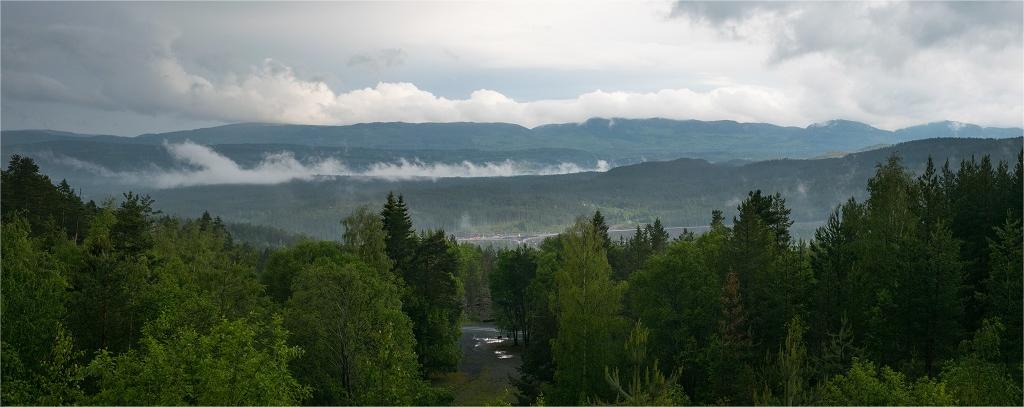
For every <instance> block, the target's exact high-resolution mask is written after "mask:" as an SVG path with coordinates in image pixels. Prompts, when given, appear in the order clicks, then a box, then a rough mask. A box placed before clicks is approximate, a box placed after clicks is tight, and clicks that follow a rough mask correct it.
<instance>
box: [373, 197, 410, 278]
mask: <svg viewBox="0 0 1024 407" xmlns="http://www.w3.org/2000/svg"><path fill="white" fill-rule="evenodd" d="M380 215H381V223H382V224H383V226H384V235H385V239H386V240H385V243H386V244H385V247H386V249H387V254H388V258H390V259H391V261H392V262H393V264H394V268H395V270H396V271H397V272H398V273H399V275H402V276H405V277H407V276H406V274H407V273H408V272H409V270H408V264H409V262H410V261H411V260H412V256H413V253H414V252H415V250H416V247H415V246H416V235H415V233H414V232H413V229H412V219H411V218H410V217H409V211H408V209H407V208H406V207H405V200H404V199H403V198H402V196H401V195H399V196H398V198H397V199H396V198H395V194H394V193H390V192H389V193H388V198H387V202H386V203H385V204H384V209H383V210H382V211H381V214H380Z"/></svg>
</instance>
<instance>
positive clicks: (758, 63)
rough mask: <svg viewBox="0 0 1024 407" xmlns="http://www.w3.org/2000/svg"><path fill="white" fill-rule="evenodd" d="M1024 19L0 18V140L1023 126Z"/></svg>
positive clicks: (663, 7) (553, 10)
mask: <svg viewBox="0 0 1024 407" xmlns="http://www.w3.org/2000/svg"><path fill="white" fill-rule="evenodd" d="M1022 4H1024V3H1021V2H1007V3H975V2H971V3H955V2H950V3H946V2H844V3H839V2H823V3H808V2H794V3H783V2H754V3H745V2H703V3H698V2H681V3H675V2H641V3H615V2H613V3H603V2H602V3H599V4H597V5H594V6H593V7H582V8H581V7H579V5H578V4H572V3H560V2H550V3H543V4H539V3H538V4H533V3H531V4H528V5H524V4H522V3H518V2H498V3H493V2H488V3H486V4H478V3H458V4H447V3H435V2H427V3H415V4H404V3H402V4H398V3H387V2H384V3H326V4H325V3H313V4H301V5H289V6H287V7H285V6H281V5H276V4H260V5H259V6H256V7H241V6H239V5H234V4H212V3H189V4H140V5H135V4H127V3H117V4H110V5H99V6H97V5H88V6H86V5H78V4H71V5H66V4H60V5H57V4H45V3H37V4H19V3H4V4H3V6H2V7H3V13H0V16H2V18H3V24H0V26H2V29H3V33H2V34H3V35H2V36H0V40H2V42H3V47H2V49H3V52H2V53H3V55H2V58H0V63H2V68H3V69H2V75H0V79H2V82H3V84H2V85H3V86H2V87H0V88H2V97H3V102H4V103H3V104H2V109H3V114H4V117H3V118H4V120H3V122H4V123H3V126H4V128H5V129H9V128H27V127H36V128H38V127H48V128H58V129H64V130H70V131H86V132H97V133H114V134H126V135H127V134H137V133H138V132H150V131H157V130H166V129H167V128H173V129H181V128H194V127H199V126H200V125H202V126H208V125H215V124H221V123H229V122H275V123H304V124H350V123H359V122H370V121H407V122H426V121H431V122H433V121H487V122H494V121H501V122H511V123H518V124H522V125H526V126H535V125H538V124H547V123H556V122H580V121H583V120H585V119H587V118H590V117H597V116H601V117H627V118H646V117H665V118H673V119H705V120H723V119H731V120H737V121H759V122H770V123H776V124H783V125H795V126H804V125H807V124H810V123H814V122H819V121H825V120H829V119H834V118H849V119H852V120H860V121H864V122H867V123H870V124H872V125H875V126H877V127H882V128H887V129H896V128H899V127H905V126H909V125H915V124H920V123H925V122H931V121H939V120H947V119H948V120H957V121H964V122H972V123H979V124H982V125H990V126H991V125H995V126H1021V124H1022V120H1021V119H1022V117H1024V104H1022V100H1024V91H1022V90H1024V80H1022V77H1021V75H1020V72H1021V70H1022V69H1024V67H1022V65H1024V64H1022V61H1024V58H1022V55H1024V50H1022V48H1024V46H1022V42H1024V41H1022V39H1021V38H1022V37H1024V35H1022V28H1021V27H1022V23H1021V20H1020V17H1021V14H1022V10H1021V9H1022V7H1024V5H1022ZM233 21H246V22H252V24H235V23H232V22H233ZM612 26H614V27H615V28H616V29H615V30H609V29H608V27H612ZM380 27H388V29H387V30H382V29H380ZM175 122H177V123H181V124H180V125H177V126H174V125H173V124H168V123H175ZM126 123H131V124H126ZM118 126H122V129H120V130H119V129H118ZM128 126H131V128H132V129H133V130H137V129H141V131H137V132H135V133H132V131H131V130H126V129H124V127H128ZM147 126H148V127H147ZM154 127H158V128H154Z"/></svg>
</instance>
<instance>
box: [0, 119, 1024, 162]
mask: <svg viewBox="0 0 1024 407" xmlns="http://www.w3.org/2000/svg"><path fill="white" fill-rule="evenodd" d="M1021 136H1024V130H1022V129H1020V128H991V127H980V126H976V125H972V124H964V123H957V122H937V123H931V124H926V125H921V126H914V127H909V128H905V129H900V130H896V131H887V130H882V129H878V128H875V127H872V126H870V125H867V124H864V123H859V122H853V121H848V120H832V121H829V122H824V123H819V124H814V125H811V126H808V127H806V128H800V127H784V126H777V125H773V124H767V123H738V122H735V121H700V120H668V119H617V118H614V119H601V118H594V119H590V120H587V121H585V122H582V123H566V124H552V125H544V126H539V127H536V128H533V129H529V128H525V127H522V126H518V125H514V124H507V123H365V124H355V125H348V126H311V125H284V124H259V123H244V124H234V125H226V126H219V127H212V128H203V129H195V130H187V131H177V132H169V133H160V134H144V135H140V136H138V137H114V136H88V135H77V134H73V133H64V132H54V131H48V130H39V131H36V130H21V131H4V132H3V137H2V141H3V146H4V148H5V149H10V148H11V147H13V146H16V145H25V144H32V143H38V142H43V141H73V140H78V141H82V140H85V141H92V142H98V143H113V144H149V145H157V146H159V145H161V144H163V143H165V142H172V143H174V142H184V141H186V140H190V141H192V142H196V143H200V144H207V145H224V144H267V145H270V144H273V145H299V146H317V147H344V148H365V149H378V150H400V151H410V150H477V151H509V150H523V149H569V150H581V151H586V152H588V153H591V154H596V155H599V156H601V158H602V159H606V160H625V161H629V160H639V159H671V158H678V157H691V158H704V159H708V160H712V161H725V160H732V159H747V160H763V159H772V158H783V157H786V158H809V157H815V156H821V155H828V154H835V153H838V152H850V151H857V150H861V149H864V148H868V147H872V146H878V145H890V144H895V143H899V142H903V141H909V140H917V139H923V138H935V137H972V138H1009V137H1021ZM92 148H96V147H95V146H93V147H92ZM71 156H74V155H71ZM98 164H103V163H98Z"/></svg>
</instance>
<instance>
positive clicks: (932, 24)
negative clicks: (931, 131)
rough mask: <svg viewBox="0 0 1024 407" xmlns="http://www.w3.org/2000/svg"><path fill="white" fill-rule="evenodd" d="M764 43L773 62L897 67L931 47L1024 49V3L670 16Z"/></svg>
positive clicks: (702, 6) (833, 6)
mask: <svg viewBox="0 0 1024 407" xmlns="http://www.w3.org/2000/svg"><path fill="white" fill-rule="evenodd" d="M671 14H672V15H673V16H675V17H684V18H689V19H691V20H693V21H695V22H700V23H706V24H710V25H712V26H714V27H716V28H718V29H719V30H720V31H721V32H722V33H724V34H727V35H729V36H732V37H734V38H742V39H747V40H752V41H759V42H764V43H765V44H766V45H768V46H770V47H771V48H772V50H773V52H772V59H773V60H774V61H784V60H788V59H793V58H798V57H801V56H804V55H807V54H812V53H823V54H829V55H832V56H834V57H837V58H840V59H843V60H847V61H848V62H851V63H855V62H861V63H864V62H870V63H881V64H886V65H890V66H895V65H899V64H902V63H904V62H906V61H907V60H908V59H909V58H911V57H913V56H914V55H915V54H917V53H919V52H925V51H928V50H933V49H955V50H969V49H978V48H985V49H989V50H1000V49H1003V48H1006V47H1007V46H1011V47H1012V46H1016V47H1017V48H1019V47H1020V43H1021V36H1022V35H1024V23H1022V21H1021V18H1022V15H1024V3H1022V2H1019V1H1008V2H970V3H967V2H932V1H927V2H926V1H910V2H818V3H814V2H745V1H739V2H690V1H680V2H677V3H676V4H675V5H674V7H673V9H672V13H671Z"/></svg>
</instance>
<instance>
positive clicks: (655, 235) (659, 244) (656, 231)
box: [646, 218, 669, 253]
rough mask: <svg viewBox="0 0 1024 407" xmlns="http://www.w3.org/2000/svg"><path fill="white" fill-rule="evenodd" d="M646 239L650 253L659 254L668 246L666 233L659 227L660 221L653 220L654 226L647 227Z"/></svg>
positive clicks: (657, 219)
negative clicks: (648, 241)
mask: <svg viewBox="0 0 1024 407" xmlns="http://www.w3.org/2000/svg"><path fill="white" fill-rule="evenodd" d="M646 232H647V238H648V239H649V240H650V244H651V251H652V252H654V253H659V252H661V251H662V250H665V247H666V246H668V238H669V236H668V232H666V231H665V228H664V227H663V226H662V225H661V219H659V218H655V219H654V224H651V225H647V230H646Z"/></svg>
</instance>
